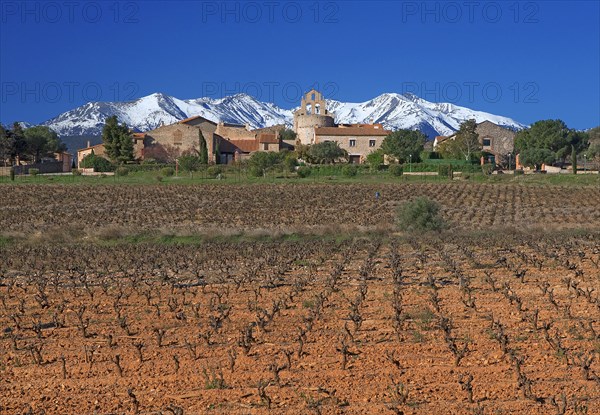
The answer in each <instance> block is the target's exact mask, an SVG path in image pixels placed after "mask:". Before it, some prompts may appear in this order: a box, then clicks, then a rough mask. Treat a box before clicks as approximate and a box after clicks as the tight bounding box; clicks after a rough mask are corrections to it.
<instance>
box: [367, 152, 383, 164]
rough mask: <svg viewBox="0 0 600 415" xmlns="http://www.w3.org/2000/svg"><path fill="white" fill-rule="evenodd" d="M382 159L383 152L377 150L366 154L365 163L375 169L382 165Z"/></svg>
mask: <svg viewBox="0 0 600 415" xmlns="http://www.w3.org/2000/svg"><path fill="white" fill-rule="evenodd" d="M383 158H384V154H383V150H382V149H380V148H379V149H377V150H374V151H371V152H370V153H369V154H367V163H369V165H370V166H371V167H377V166H380V165H382V164H383Z"/></svg>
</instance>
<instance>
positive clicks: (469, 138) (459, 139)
mask: <svg viewBox="0 0 600 415" xmlns="http://www.w3.org/2000/svg"><path fill="white" fill-rule="evenodd" d="M476 129H477V123H476V122H475V120H467V121H465V122H463V123H462V124H461V125H460V127H459V129H458V132H457V133H456V137H455V139H454V143H453V144H454V146H455V148H456V150H457V151H458V153H459V154H460V155H461V156H462V157H461V158H464V159H465V160H467V161H470V160H471V156H472V155H473V154H474V153H476V152H478V151H481V148H482V147H481V143H480V142H479V134H477V132H476V131H475V130H476Z"/></svg>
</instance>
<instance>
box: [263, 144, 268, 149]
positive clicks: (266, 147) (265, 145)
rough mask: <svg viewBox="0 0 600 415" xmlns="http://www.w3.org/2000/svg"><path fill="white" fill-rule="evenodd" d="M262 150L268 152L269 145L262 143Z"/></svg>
mask: <svg viewBox="0 0 600 415" xmlns="http://www.w3.org/2000/svg"><path fill="white" fill-rule="evenodd" d="M263 150H265V151H269V143H263Z"/></svg>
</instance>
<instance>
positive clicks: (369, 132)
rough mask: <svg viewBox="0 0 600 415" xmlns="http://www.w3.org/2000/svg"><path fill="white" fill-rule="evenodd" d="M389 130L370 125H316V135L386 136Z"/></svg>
mask: <svg viewBox="0 0 600 415" xmlns="http://www.w3.org/2000/svg"><path fill="white" fill-rule="evenodd" d="M390 133H391V131H389V130H386V129H381V128H372V127H317V128H315V134H316V135H342V136H344V135H352V136H361V135H364V136H386V135H388V134H390Z"/></svg>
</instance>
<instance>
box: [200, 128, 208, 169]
mask: <svg viewBox="0 0 600 415" xmlns="http://www.w3.org/2000/svg"><path fill="white" fill-rule="evenodd" d="M198 141H199V142H200V164H208V147H207V146H206V140H205V139H204V135H203V134H202V130H200V129H199V130H198Z"/></svg>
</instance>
